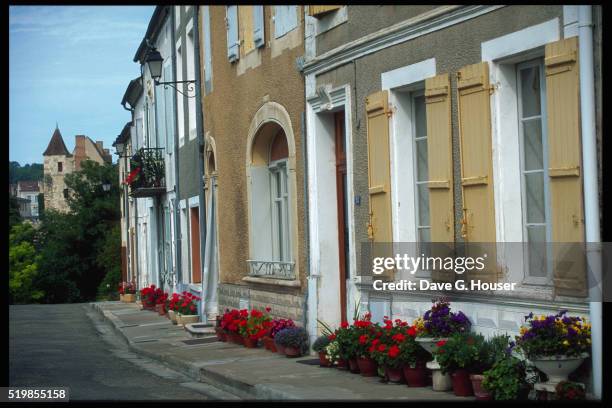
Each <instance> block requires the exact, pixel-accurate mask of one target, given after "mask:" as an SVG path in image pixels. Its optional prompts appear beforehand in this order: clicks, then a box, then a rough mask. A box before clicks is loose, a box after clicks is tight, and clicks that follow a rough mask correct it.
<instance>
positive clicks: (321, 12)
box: [308, 6, 342, 18]
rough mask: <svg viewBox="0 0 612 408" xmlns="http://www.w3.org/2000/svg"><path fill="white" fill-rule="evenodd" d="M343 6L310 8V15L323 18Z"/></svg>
mask: <svg viewBox="0 0 612 408" xmlns="http://www.w3.org/2000/svg"><path fill="white" fill-rule="evenodd" d="M340 7H342V6H308V15H309V16H312V17H316V18H320V17H323V16H325V15H327V13H330V12H332V11H334V10H338V9H339V8H340Z"/></svg>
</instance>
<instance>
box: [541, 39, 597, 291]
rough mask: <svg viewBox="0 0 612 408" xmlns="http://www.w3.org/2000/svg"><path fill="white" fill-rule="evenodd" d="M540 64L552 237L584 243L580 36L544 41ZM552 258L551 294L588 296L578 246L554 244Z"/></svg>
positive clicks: (558, 239) (582, 260) (583, 263)
mask: <svg viewBox="0 0 612 408" xmlns="http://www.w3.org/2000/svg"><path fill="white" fill-rule="evenodd" d="M544 63H545V65H546V103H547V117H548V122H547V125H548V153H549V159H548V165H549V168H548V175H549V180H550V198H551V223H552V225H551V226H552V241H553V242H557V243H560V242H563V243H570V242H574V243H575V242H583V241H584V215H583V208H582V206H583V203H582V174H581V160H580V159H581V145H580V84H579V75H578V71H579V64H578V38H577V37H572V38H568V39H565V40H561V41H557V42H554V43H550V44H547V45H546V49H545V61H544ZM553 256H554V260H555V264H554V265H553V276H554V284H555V292H556V293H557V294H559V295H568V296H586V280H587V278H586V272H585V262H584V256H583V252H582V247H581V246H576V245H561V246H559V245H555V246H554V254H553ZM567 261H569V262H567Z"/></svg>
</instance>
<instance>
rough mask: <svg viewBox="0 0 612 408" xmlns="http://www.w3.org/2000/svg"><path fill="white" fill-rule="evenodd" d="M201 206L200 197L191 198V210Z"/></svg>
mask: <svg viewBox="0 0 612 408" xmlns="http://www.w3.org/2000/svg"><path fill="white" fill-rule="evenodd" d="M199 205H200V196H193V197H189V208H193V207H198V206H199Z"/></svg>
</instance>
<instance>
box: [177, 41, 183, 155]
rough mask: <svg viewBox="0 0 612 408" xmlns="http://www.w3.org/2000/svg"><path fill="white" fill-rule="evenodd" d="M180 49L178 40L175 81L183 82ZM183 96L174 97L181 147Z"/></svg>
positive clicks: (181, 53)
mask: <svg viewBox="0 0 612 408" xmlns="http://www.w3.org/2000/svg"><path fill="white" fill-rule="evenodd" d="M182 51H183V50H182V47H181V40H180V39H179V40H178V41H177V42H176V80H177V81H182V80H183V52H182ZM184 99H185V98H184V96H183V95H180V94H179V95H177V97H176V102H177V106H176V114H177V120H178V137H179V146H183V144H185V112H184V110H183V109H184V103H185V101H184Z"/></svg>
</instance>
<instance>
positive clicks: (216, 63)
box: [200, 6, 306, 295]
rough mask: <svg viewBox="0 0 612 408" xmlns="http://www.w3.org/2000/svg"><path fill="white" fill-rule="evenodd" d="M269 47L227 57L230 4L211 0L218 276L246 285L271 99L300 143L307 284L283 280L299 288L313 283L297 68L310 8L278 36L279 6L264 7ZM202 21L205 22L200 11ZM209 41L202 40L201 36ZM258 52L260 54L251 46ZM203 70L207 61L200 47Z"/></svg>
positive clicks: (207, 117) (301, 251)
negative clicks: (257, 121)
mask: <svg viewBox="0 0 612 408" xmlns="http://www.w3.org/2000/svg"><path fill="white" fill-rule="evenodd" d="M264 9H265V11H264V21H265V22H266V23H265V24H266V27H265V43H266V45H265V47H263V48H259V49H255V50H253V51H252V52H251V54H248V55H246V56H245V55H243V54H242V53H241V58H240V60H239V62H237V63H230V62H229V60H228V58H227V34H226V32H227V31H226V24H225V7H224V6H211V7H210V18H211V43H212V76H213V78H212V81H213V90H212V92H211V93H210V94H209V95H204V87H203V86H202V95H203V110H204V131H205V132H206V134H210V136H211V137H212V138H214V140H215V144H216V154H217V157H216V164H217V171H218V223H219V227H218V231H219V262H220V265H219V267H220V279H219V282H220V283H221V284H223V283H233V284H238V285H246V284H247V283H246V282H244V281H243V280H242V278H243V277H245V276H246V275H247V264H246V260H247V259H248V256H249V219H248V213H249V210H248V208H249V204H248V198H247V169H246V161H247V160H246V155H247V139H248V135H249V126H251V123H252V122H253V118H254V117H255V115H256V112H257V111H258V110H259V109H260V108H261V107H262V106H263V105H264V104H265V103H268V102H275V103H278V104H280V105H282V106H283V107H284V109H285V110H286V111H287V112H288V114H289V118H290V120H291V126H292V131H293V135H294V144H295V157H296V160H295V163H296V166H295V174H296V188H295V191H296V207H297V241H298V243H297V248H298V251H297V252H298V253H297V257H296V258H297V263H298V265H297V267H298V269H299V277H300V283H301V286H300V287H299V288H297V289H296V288H287V287H283V288H282V290H283V291H284V292H285V293H292V294H295V295H298V294H300V293H303V291H304V289H305V287H306V279H305V276H306V274H305V269H306V262H305V259H306V245H305V228H306V225H305V223H304V217H305V211H304V207H305V204H304V165H303V150H302V140H301V139H302V138H301V132H302V131H301V114H302V112H303V111H304V97H303V95H304V83H303V78H302V76H301V75H300V73H299V72H298V71H297V69H296V64H295V61H296V58H297V57H298V56H301V55H303V53H304V45H303V40H302V39H303V37H304V28H303V20H304V16H303V9H302V8H301V7H298V10H299V11H298V21H299V26H298V28H296V29H295V30H294V31H293V32H291V33H290V34H287V35H285V36H284V37H282V38H281V39H278V40H274V38H273V37H274V35H273V33H274V29H273V22H272V21H271V18H270V17H271V13H272V9H273V7H272V6H265V7H264ZM200 27H202V21H201V15H200ZM202 44H203V42H202ZM252 53H255V54H252ZM201 55H202V57H201V61H202V68H201V69H202V70H203V69H204V57H203V55H204V54H203V49H201ZM250 286H251V287H252V288H257V287H259V289H263V290H276V289H278V288H273V287H271V285H260V284H253V283H251V284H250Z"/></svg>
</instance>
